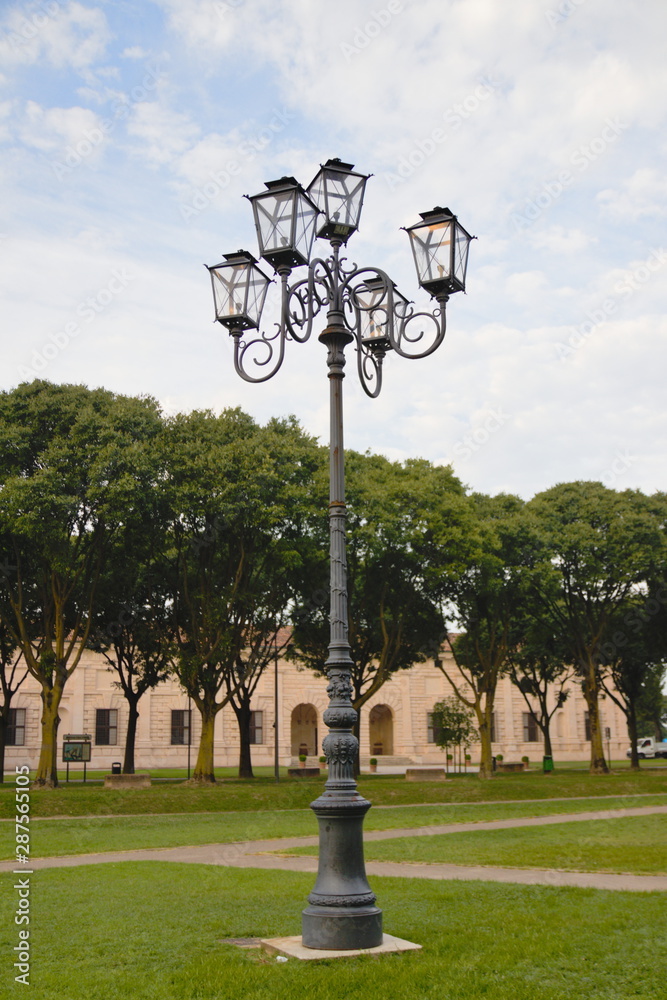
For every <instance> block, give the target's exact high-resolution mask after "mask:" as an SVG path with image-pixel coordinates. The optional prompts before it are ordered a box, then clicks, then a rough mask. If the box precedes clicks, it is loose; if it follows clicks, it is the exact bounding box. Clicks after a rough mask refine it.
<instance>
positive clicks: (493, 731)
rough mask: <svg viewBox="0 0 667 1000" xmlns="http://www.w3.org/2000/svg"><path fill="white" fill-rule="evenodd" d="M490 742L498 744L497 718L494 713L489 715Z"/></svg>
mask: <svg viewBox="0 0 667 1000" xmlns="http://www.w3.org/2000/svg"><path fill="white" fill-rule="evenodd" d="M491 742H492V743H497V742H498V716H497V713H496V712H492V713H491Z"/></svg>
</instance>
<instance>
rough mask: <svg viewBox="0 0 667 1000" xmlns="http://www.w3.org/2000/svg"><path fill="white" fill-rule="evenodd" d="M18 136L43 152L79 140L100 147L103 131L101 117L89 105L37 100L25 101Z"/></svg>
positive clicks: (73, 144) (64, 146) (63, 147)
mask: <svg viewBox="0 0 667 1000" xmlns="http://www.w3.org/2000/svg"><path fill="white" fill-rule="evenodd" d="M19 133H20V137H21V140H22V141H23V142H24V143H25V144H26V145H27V146H32V147H33V148H34V149H39V150H41V151H42V152H46V153H49V152H55V151H60V150H62V149H65V148H66V147H67V146H70V145H71V146H76V145H77V144H78V143H79V142H81V141H86V142H87V143H88V144H89V145H90V144H91V143H90V140H91V137H92V138H93V139H94V140H95V142H94V146H95V147H97V148H98V149H101V148H102V143H103V133H102V131H101V129H100V119H99V117H98V115H96V114H95V112H94V111H91V110H90V109H89V108H81V107H74V108H43V107H42V106H41V105H40V104H37V103H36V101H28V102H27V104H26V107H25V114H24V116H23V119H22V123H21V126H20V129H19Z"/></svg>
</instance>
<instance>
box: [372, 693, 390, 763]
mask: <svg viewBox="0 0 667 1000" xmlns="http://www.w3.org/2000/svg"><path fill="white" fill-rule="evenodd" d="M368 730H369V736H370V745H371V746H370V752H371V754H372V755H373V756H374V757H380V756H382V755H384V756H387V755H390V754H393V752H394V718H393V716H392V714H391V709H390V708H389V705H374V706H373V708H372V709H371V711H370V715H369V716H368Z"/></svg>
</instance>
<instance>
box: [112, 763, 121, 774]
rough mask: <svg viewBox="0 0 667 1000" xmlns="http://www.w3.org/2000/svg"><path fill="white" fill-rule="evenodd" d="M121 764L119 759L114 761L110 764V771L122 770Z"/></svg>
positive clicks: (116, 772) (114, 772)
mask: <svg viewBox="0 0 667 1000" xmlns="http://www.w3.org/2000/svg"><path fill="white" fill-rule="evenodd" d="M122 766H123V765H122V764H121V762H120V761H119V760H116V761H114V762H113V764H112V765H111V773H112V774H120V772H121V770H122Z"/></svg>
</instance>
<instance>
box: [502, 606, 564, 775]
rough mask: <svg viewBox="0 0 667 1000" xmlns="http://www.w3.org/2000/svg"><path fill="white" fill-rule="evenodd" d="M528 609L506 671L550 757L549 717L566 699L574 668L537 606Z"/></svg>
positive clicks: (551, 751)
mask: <svg viewBox="0 0 667 1000" xmlns="http://www.w3.org/2000/svg"><path fill="white" fill-rule="evenodd" d="M527 612H528V617H527V619H526V621H525V623H524V628H523V633H522V635H521V638H520V641H519V644H518V645H517V647H516V649H515V650H514V651H513V652H511V654H510V659H509V671H510V676H511V678H512V682H513V683H514V684H515V685H516V687H517V688H518V689H519V691H520V692H521V694H522V695H523V699H524V701H525V702H526V707H527V708H528V711H529V713H530V714H531V716H532V717H533V719H534V720H535V723H536V725H537V726H538V728H539V729H540V732H541V733H542V736H543V737H544V753H545V755H546V756H548V757H553V748H552V746H551V720H552V718H553V716H554V715H555V714H556V712H557V711H559V709H561V708H562V707H563V705H564V704H565V702H566V701H567V697H568V690H567V686H568V684H569V683H570V681H571V680H572V677H573V671H572V669H571V668H570V667H569V666H568V665H567V663H566V661H565V652H564V649H563V646H562V643H560V642H559V641H558V637H557V636H555V635H554V634H553V632H552V631H551V630H550V628H549V626H548V623H545V622H544V621H543V619H542V618H541V617H540V616H539V610H538V608H536V607H535V606H534V605H533V607H532V609H530V610H528V608H527ZM552 692H553V694H552Z"/></svg>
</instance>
